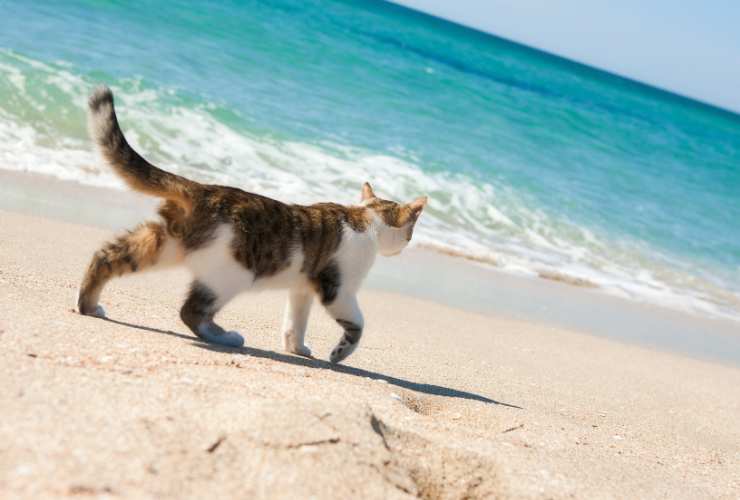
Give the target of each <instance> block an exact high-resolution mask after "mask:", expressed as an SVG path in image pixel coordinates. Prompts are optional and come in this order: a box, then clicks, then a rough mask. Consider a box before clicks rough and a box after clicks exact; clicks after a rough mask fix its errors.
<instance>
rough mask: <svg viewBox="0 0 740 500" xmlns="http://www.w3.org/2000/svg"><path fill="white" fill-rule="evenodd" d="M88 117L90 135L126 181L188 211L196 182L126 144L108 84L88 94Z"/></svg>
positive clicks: (195, 188)
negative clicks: (175, 172) (160, 166)
mask: <svg viewBox="0 0 740 500" xmlns="http://www.w3.org/2000/svg"><path fill="white" fill-rule="evenodd" d="M87 118H88V120H87V121H88V128H89V131H90V137H91V138H92V140H93V141H94V142H95V144H97V145H98V147H99V148H100V151H101V153H102V154H103V157H104V158H105V159H106V160H107V161H108V163H109V164H110V165H111V166H112V167H113V170H115V172H116V173H117V174H118V175H120V176H121V177H122V178H123V180H124V181H125V182H126V184H128V185H129V186H130V187H131V188H132V189H135V190H137V191H141V192H142V193H146V194H150V195H152V196H158V197H160V198H166V199H168V200H172V201H174V202H176V203H177V204H178V205H180V206H182V208H184V209H185V210H186V211H190V208H191V205H192V199H193V194H194V191H195V190H197V189H198V186H199V184H198V183H197V182H194V181H191V180H189V179H186V178H184V177H180V176H179V175H175V174H171V173H169V172H165V171H164V170H162V169H160V168H157V167H155V166H154V165H152V164H151V163H149V162H148V161H146V160H145V159H144V158H142V157H141V155H139V153H137V152H136V151H134V149H133V148H132V147H131V146H129V144H128V142H127V141H126V138H125V137H124V136H123V132H121V127H119V125H118V119H117V118H116V110H115V108H114V106H113V93H112V92H111V90H110V89H109V88H108V87H105V86H102V87H98V88H97V89H95V90H94V91H93V93H92V94H91V95H90V99H89V100H88V116H87Z"/></svg>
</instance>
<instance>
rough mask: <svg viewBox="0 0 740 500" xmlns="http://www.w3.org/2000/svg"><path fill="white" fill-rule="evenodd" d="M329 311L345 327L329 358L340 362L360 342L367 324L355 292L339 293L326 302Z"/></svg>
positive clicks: (333, 361)
mask: <svg viewBox="0 0 740 500" xmlns="http://www.w3.org/2000/svg"><path fill="white" fill-rule="evenodd" d="M324 307H326V310H327V312H328V313H329V314H330V315H331V317H332V318H334V320H335V321H336V322H337V323H339V325H340V326H341V327H342V328H343V329H344V334H343V335H342V339H341V340H340V341H339V343H338V344H337V345H336V347H334V349H332V351H331V355H330V356H329V360H330V361H331V362H332V363H339V362H340V361H342V360H344V359H345V358H347V356H349V355H350V354H352V353H353V352H354V351H355V349H357V346H358V345H359V343H360V338H361V337H362V329H363V326H364V324H365V322H364V319H363V317H362V311H361V310H360V306H359V304H358V303H357V297H356V296H355V294H354V293H352V294H343V293H341V292H340V293H339V294H338V295H337V296H336V298H335V299H334V300H333V301H332V302H331V303H328V304H327V303H325V304H324Z"/></svg>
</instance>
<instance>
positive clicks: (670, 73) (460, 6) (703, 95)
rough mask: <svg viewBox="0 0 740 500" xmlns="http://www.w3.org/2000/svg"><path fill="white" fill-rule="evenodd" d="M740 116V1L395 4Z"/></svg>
mask: <svg viewBox="0 0 740 500" xmlns="http://www.w3.org/2000/svg"><path fill="white" fill-rule="evenodd" d="M396 3H399V4H403V5H406V6H407V7H412V8H415V9H418V10H423V11H425V12H428V13H430V14H434V15H436V16H439V17H443V18H445V19H449V20H452V21H456V22H459V23H461V24H465V25H468V26H472V27H475V28H477V29H480V30H482V31H487V32H489V33H493V34H496V35H499V36H502V37H504V38H508V39H510V40H515V41H517V42H521V43H524V44H526V45H530V46H533V47H537V48H539V49H542V50H546V51H548V52H553V53H555V54H558V55H561V56H564V57H567V58H569V59H575V60H576V61H580V62H583V63H586V64H589V65H591V66H596V67H599V68H603V69H606V70H609V71H612V72H615V73H618V74H620V75H624V76H628V77H631V78H634V79H636V80H640V81H643V82H647V83H650V84H653V85H655V86H658V87H661V88H665V89H669V90H672V91H674V92H677V93H679V94H683V95H687V96H691V97H694V98H697V99H699V100H702V101H706V102H709V103H712V104H715V105H717V106H721V107H724V108H729V109H732V110H734V111H737V112H740V0H703V1H702V0H396Z"/></svg>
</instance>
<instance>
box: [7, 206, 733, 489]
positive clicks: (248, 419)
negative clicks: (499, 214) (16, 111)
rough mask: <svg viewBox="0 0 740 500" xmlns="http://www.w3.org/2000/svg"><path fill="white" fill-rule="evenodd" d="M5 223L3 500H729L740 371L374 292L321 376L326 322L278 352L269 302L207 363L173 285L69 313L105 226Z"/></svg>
mask: <svg viewBox="0 0 740 500" xmlns="http://www.w3.org/2000/svg"><path fill="white" fill-rule="evenodd" d="M116 203H117V202H111V205H112V206H116ZM0 220H1V221H2V223H1V224H0V236H1V237H0V262H2V263H3V265H2V269H0V289H2V291H3V293H2V294H0V346H1V347H2V349H0V408H3V419H1V420H0V442H2V443H3V447H2V449H0V491H3V492H5V493H7V494H8V495H10V496H17V497H23V498H59V497H65V496H74V495H82V494H85V495H98V496H116V497H121V498H182V496H183V494H184V493H183V492H187V495H188V496H192V497H199V498H200V497H206V496H207V497H210V498H222V497H223V498H230V497H244V496H247V497H250V498H297V497H300V498H308V497H316V498H337V499H339V498H351V497H358V496H359V497H362V498H398V499H402V498H403V499H407V498H414V497H416V498H418V497H421V498H461V497H467V498H490V497H496V498H502V499H509V498H512V499H513V498H545V497H546V498H563V499H565V498H686V499H692V500H693V499H696V498H727V499H730V498H734V497H735V496H736V492H737V491H738V488H740V468H738V467H737V464H738V463H740V448H738V445H737V443H740V421H738V419H737V415H738V412H740V398H739V394H738V392H737V387H739V386H740V370H738V369H737V368H731V367H727V366H723V365H721V364H717V363H709V362H705V361H699V360H694V359H690V358H687V357H684V356H676V355H673V354H670V353H664V352H658V351H655V350H652V349H645V348H642V347H639V346H635V345H628V344H625V343H620V342H613V341H611V340H609V339H604V338H599V337H597V336H593V335H587V334H583V333H578V332H574V331H571V330H568V329H563V328H558V327H553V326H543V325H541V324H538V323H536V322H532V321H529V320H517V319H508V318H507V317H504V316H498V315H496V314H491V313H490V312H489V313H488V314H481V313H475V312H468V311H465V310H462V309H459V308H456V307H454V306H446V305H442V304H439V303H438V302H432V301H429V300H425V299H423V298H414V297H412V296H409V295H405V294H399V293H395V292H387V291H378V290H377V289H372V287H369V288H367V289H364V290H362V291H361V293H360V303H361V304H362V307H363V311H364V313H365V316H366V318H367V322H366V334H365V335H364V336H363V341H362V344H361V345H360V347H359V348H358V349H357V351H356V352H355V353H354V354H353V355H352V356H351V357H350V358H348V359H347V360H346V361H345V363H344V364H342V365H340V366H332V365H330V364H329V363H327V362H326V361H325V359H326V357H327V356H328V353H329V352H330V350H331V349H332V347H333V345H334V344H335V343H336V342H337V340H338V338H339V337H340V336H341V332H340V331H337V330H338V328H337V325H336V323H335V322H334V321H333V320H332V319H331V318H330V317H329V316H328V315H326V314H325V313H324V312H323V311H322V310H321V308H320V307H317V308H316V310H315V311H314V312H313V314H312V315H311V317H310V321H309V327H308V336H307V341H308V344H309V346H310V347H311V348H312V350H313V352H314V353H315V355H316V356H317V359H306V358H302V357H297V356H293V355H289V354H286V353H284V352H283V351H282V350H281V348H280V344H281V340H280V334H279V329H280V323H281V319H282V312H283V307H284V304H285V294H284V293H281V292H270V291H265V292H262V293H259V294H242V295H240V296H238V297H237V298H236V299H235V300H234V301H232V302H230V303H229V304H228V305H227V306H226V307H225V308H224V310H223V311H222V312H221V313H220V315H219V321H220V322H221V323H222V324H223V325H224V326H227V327H228V328H230V329H232V328H233V329H235V330H238V331H240V332H242V333H243V334H245V337H246V346H245V347H244V348H240V349H229V348H222V347H218V346H213V345H210V344H204V343H202V342H199V341H198V339H197V338H196V337H194V336H193V335H192V334H190V333H189V332H188V331H187V329H186V328H185V327H184V326H183V325H182V323H181V322H180V319H179V317H178V313H177V311H178V309H179V306H180V304H181V301H182V297H183V295H184V294H185V291H186V289H187V287H188V282H189V277H188V275H187V273H186V272H184V271H183V270H178V269H173V270H168V271H161V272H157V273H140V274H134V275H131V276H128V277H125V278H123V279H120V280H114V281H113V282H111V284H110V285H109V286H108V287H107V288H106V290H105V292H104V294H103V298H102V303H103V305H104V306H106V308H107V313H108V317H109V319H108V320H101V319H97V318H92V317H85V316H80V315H79V314H77V313H75V312H74V311H73V310H72V307H73V304H74V295H75V290H76V288H77V286H78V284H79V279H80V276H81V273H82V271H83V269H84V267H85V265H86V263H87V262H88V259H89V257H90V254H91V253H92V252H93V251H94V250H95V249H96V248H97V247H98V246H99V245H100V243H101V242H102V241H104V240H106V239H108V238H109V237H110V234H111V233H110V230H108V229H100V228H95V227H91V226H86V225H80V224H71V223H66V222H61V221H59V220H55V219H53V218H44V217H38V216H30V215H20V214H16V213H11V212H4V211H3V212H0ZM421 255H427V254H421ZM415 260H418V255H417V259H415ZM461 265H462V264H461ZM469 271H470V272H471V273H473V274H475V273H476V272H478V271H479V270H476V269H474V268H472V267H471V268H469ZM459 273H460V271H457V270H455V274H456V275H458V276H459ZM458 279H461V278H460V277H458ZM555 285H557V284H553V286H555ZM351 477H361V478H362V480H361V481H347V478H351Z"/></svg>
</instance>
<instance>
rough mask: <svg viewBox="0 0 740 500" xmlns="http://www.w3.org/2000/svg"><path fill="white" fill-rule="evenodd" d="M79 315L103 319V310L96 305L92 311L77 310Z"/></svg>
mask: <svg viewBox="0 0 740 500" xmlns="http://www.w3.org/2000/svg"><path fill="white" fill-rule="evenodd" d="M79 312H80V314H82V315H84V316H93V317H95V318H105V309H103V306H101V305H99V304H98V305H97V306H95V308H94V309H82V308H80V309H79Z"/></svg>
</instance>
